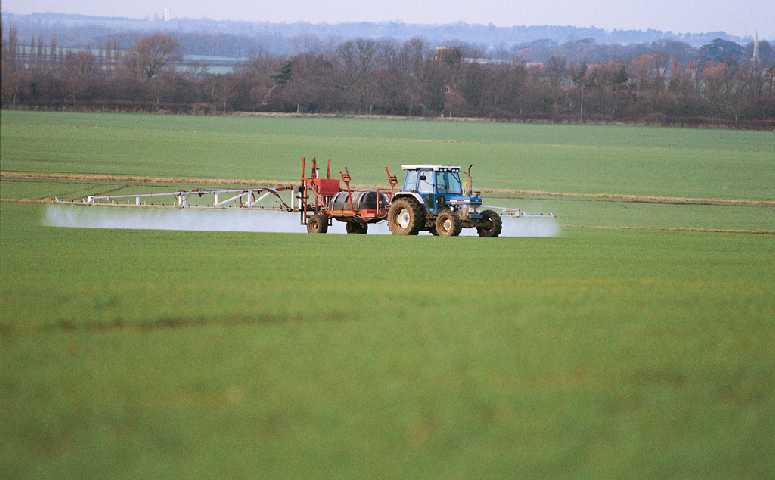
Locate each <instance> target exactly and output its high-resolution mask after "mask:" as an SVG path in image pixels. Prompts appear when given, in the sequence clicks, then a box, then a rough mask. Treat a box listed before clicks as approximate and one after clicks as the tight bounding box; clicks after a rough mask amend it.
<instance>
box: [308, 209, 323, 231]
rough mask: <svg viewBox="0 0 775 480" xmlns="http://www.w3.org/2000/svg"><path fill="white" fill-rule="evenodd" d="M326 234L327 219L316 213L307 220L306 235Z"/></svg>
mask: <svg viewBox="0 0 775 480" xmlns="http://www.w3.org/2000/svg"><path fill="white" fill-rule="evenodd" d="M326 232H328V217H326V216H325V215H323V214H321V213H318V214H317V215H312V216H311V217H309V219H307V233H326Z"/></svg>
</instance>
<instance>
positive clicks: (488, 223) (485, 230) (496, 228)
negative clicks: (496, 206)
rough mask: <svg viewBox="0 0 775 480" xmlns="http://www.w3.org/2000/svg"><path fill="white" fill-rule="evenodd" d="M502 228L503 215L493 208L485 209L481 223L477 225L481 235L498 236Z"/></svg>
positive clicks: (477, 230)
mask: <svg viewBox="0 0 775 480" xmlns="http://www.w3.org/2000/svg"><path fill="white" fill-rule="evenodd" d="M502 228H503V223H502V222H501V216H500V215H498V213H497V212H494V211H492V210H485V211H483V212H482V219H481V220H480V221H479V225H477V226H476V233H478V234H479V236H480V237H497V236H498V235H500V234H501V229H502Z"/></svg>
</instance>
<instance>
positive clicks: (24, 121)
mask: <svg viewBox="0 0 775 480" xmlns="http://www.w3.org/2000/svg"><path fill="white" fill-rule="evenodd" d="M1 128H2V129H1V130H0V132H1V133H2V137H3V142H2V146H1V147H0V154H1V155H2V168H3V169H5V170H23V171H53V172H75V173H110V174H138V175H159V176H172V177H181V176H192V177H211V178H231V177H237V178H261V179H267V178H269V179H278V180H294V179H296V178H297V177H298V174H299V171H298V170H299V167H298V159H299V157H300V156H302V155H306V156H308V157H312V156H317V157H318V158H320V159H326V158H331V159H333V161H334V167H335V171H338V170H339V169H342V168H344V167H345V166H348V167H349V168H350V170H351V172H352V173H353V175H354V179H355V181H356V182H384V175H383V168H384V166H385V165H389V166H391V167H392V168H393V169H394V170H396V169H398V168H399V165H400V164H401V163H419V162H422V163H450V164H459V165H464V166H465V165H468V164H470V163H473V164H475V165H476V167H475V172H476V182H477V184H478V185H480V186H488V187H492V188H515V189H537V190H547V191H559V192H612V193H625V194H643V195H676V196H691V197H717V198H752V199H762V198H763V199H773V198H775V187H773V185H775V168H772V162H773V160H772V159H773V158H775V136H774V135H773V134H772V133H769V132H740V131H729V130H674V129H659V128H639V127H626V126H621V127H617V126H613V127H598V126H556V125H517V124H494V123H447V122H434V121H422V120H353V119H314V118H313V119H304V118H279V119H278V118H240V117H229V118H211V117H186V116H174V117H170V116H149V115H127V114H77V113H34V112H13V111H5V112H2V127H1ZM698 165H702V167H701V168H700V167H698Z"/></svg>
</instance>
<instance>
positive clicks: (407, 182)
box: [404, 170, 417, 192]
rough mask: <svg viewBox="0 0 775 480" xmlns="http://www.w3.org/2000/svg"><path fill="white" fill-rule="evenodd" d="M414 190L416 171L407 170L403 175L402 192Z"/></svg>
mask: <svg viewBox="0 0 775 480" xmlns="http://www.w3.org/2000/svg"><path fill="white" fill-rule="evenodd" d="M415 188H417V171H416V170H409V171H407V172H406V175H404V191H405V192H414V191H415Z"/></svg>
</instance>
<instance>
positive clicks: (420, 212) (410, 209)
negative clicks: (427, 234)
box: [388, 197, 425, 235]
mask: <svg viewBox="0 0 775 480" xmlns="http://www.w3.org/2000/svg"><path fill="white" fill-rule="evenodd" d="M424 227H425V209H424V208H423V206H422V205H420V204H419V203H418V202H417V200H415V199H414V198H412V197H401V198H398V199H396V200H394V201H393V202H392V203H391V204H390V210H388V228H390V231H391V232H392V233H393V235H417V234H418V233H419V232H420V229H422V228H424Z"/></svg>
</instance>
